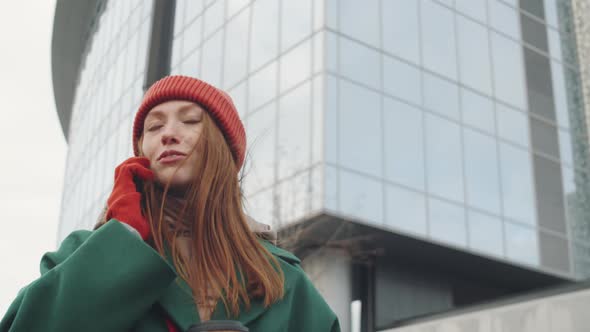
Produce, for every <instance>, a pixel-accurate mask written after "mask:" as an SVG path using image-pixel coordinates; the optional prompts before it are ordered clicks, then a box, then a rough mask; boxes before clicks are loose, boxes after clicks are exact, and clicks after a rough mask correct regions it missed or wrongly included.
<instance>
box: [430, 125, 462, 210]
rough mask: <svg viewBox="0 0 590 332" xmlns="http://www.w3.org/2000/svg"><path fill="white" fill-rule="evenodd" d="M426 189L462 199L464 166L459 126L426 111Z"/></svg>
mask: <svg viewBox="0 0 590 332" xmlns="http://www.w3.org/2000/svg"><path fill="white" fill-rule="evenodd" d="M426 160H427V162H426V165H427V170H428V177H427V179H428V190H429V191H430V192H432V193H434V194H436V195H440V196H443V197H447V198H449V199H452V200H455V201H458V202H463V166H462V156H461V134H460V128H459V125H457V124H455V123H452V122H450V121H447V120H443V119H441V118H439V117H436V116H433V115H430V114H426Z"/></svg>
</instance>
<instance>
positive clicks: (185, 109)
mask: <svg viewBox="0 0 590 332" xmlns="http://www.w3.org/2000/svg"><path fill="white" fill-rule="evenodd" d="M194 106H195V104H193V103H190V104H186V105H184V106H181V107H180V108H179V109H178V113H186V112H188V111H189V110H190V109H191V108H193V107H194ZM150 116H155V117H158V118H161V117H163V116H164V111H163V110H160V109H154V110H151V111H150V112H149V113H148V115H147V116H146V117H145V120H147V119H149V118H150Z"/></svg>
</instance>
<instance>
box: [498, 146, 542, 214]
mask: <svg viewBox="0 0 590 332" xmlns="http://www.w3.org/2000/svg"><path fill="white" fill-rule="evenodd" d="M500 167H501V174H502V199H503V202H504V215H505V216H506V217H509V218H511V219H515V220H518V221H522V222H525V223H527V224H529V225H533V224H535V211H534V198H533V183H532V165H531V160H530V156H529V152H528V151H525V150H521V149H518V148H515V147H513V146H511V145H508V144H506V143H500Z"/></svg>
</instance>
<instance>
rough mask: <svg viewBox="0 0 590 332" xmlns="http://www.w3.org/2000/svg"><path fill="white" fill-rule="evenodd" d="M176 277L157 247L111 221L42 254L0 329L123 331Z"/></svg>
mask: <svg viewBox="0 0 590 332" xmlns="http://www.w3.org/2000/svg"><path fill="white" fill-rule="evenodd" d="M175 277H176V275H175V273H174V270H173V269H172V267H171V266H170V265H169V264H168V263H167V262H166V261H165V260H164V259H162V258H161V257H160V255H159V254H158V253H157V251H155V250H154V249H152V248H151V247H150V246H148V245H147V244H146V243H145V242H143V241H142V240H141V239H140V238H138V237H137V236H135V235H134V234H132V233H131V232H129V231H128V230H127V229H125V228H124V227H123V225H122V224H121V223H119V222H118V221H116V220H111V221H109V222H108V223H106V224H105V225H104V226H103V227H101V228H100V229H98V230H97V231H94V232H90V231H77V232H74V233H72V234H70V236H68V237H67V238H66V239H65V240H64V241H63V242H62V244H61V246H60V248H59V249H58V251H56V252H51V253H47V254H45V255H44V256H43V258H42V260H41V276H40V277H39V278H38V279H37V280H35V281H33V282H32V283H31V284H29V285H28V286H26V287H25V288H23V289H22V290H21V291H20V292H19V293H18V295H17V297H16V299H15V300H14V302H13V303H12V304H11V305H10V307H9V309H8V311H7V312H6V314H5V316H4V318H2V320H1V321H0V332H5V331H10V332H20V331H31V332H35V331H45V332H49V331H127V330H129V329H131V327H132V326H133V325H134V323H135V322H136V321H137V320H138V319H139V318H140V317H142V316H143V314H144V313H145V312H147V311H148V310H149V309H150V307H151V306H152V305H153V304H154V303H155V302H156V301H157V300H158V298H159V297H160V296H161V294H163V293H164V291H165V290H166V289H167V287H168V286H169V285H170V283H171V282H173V280H174V279H175Z"/></svg>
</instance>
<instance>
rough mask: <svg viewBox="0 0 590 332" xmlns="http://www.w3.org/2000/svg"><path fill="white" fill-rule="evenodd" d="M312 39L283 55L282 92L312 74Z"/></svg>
mask: <svg viewBox="0 0 590 332" xmlns="http://www.w3.org/2000/svg"><path fill="white" fill-rule="evenodd" d="M310 48H311V41H310V40H309V39H308V40H307V41H305V42H304V43H303V44H300V45H299V46H297V47H296V48H294V49H293V50H291V51H289V53H287V54H285V55H283V56H282V57H281V93H282V92H284V91H285V90H288V89H290V88H291V87H293V86H295V85H296V84H297V83H301V82H302V81H303V80H305V79H306V78H308V77H309V76H310V75H311V49H310Z"/></svg>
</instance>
